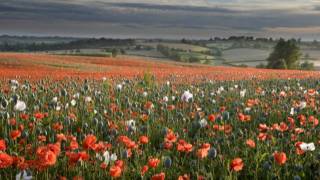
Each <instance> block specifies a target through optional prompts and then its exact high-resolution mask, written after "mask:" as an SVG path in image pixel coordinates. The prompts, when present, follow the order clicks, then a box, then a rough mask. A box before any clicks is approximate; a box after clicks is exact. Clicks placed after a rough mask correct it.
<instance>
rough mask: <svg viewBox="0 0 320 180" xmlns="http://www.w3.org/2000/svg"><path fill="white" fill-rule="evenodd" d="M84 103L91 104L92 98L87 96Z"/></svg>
mask: <svg viewBox="0 0 320 180" xmlns="http://www.w3.org/2000/svg"><path fill="white" fill-rule="evenodd" d="M84 101H85V102H86V103H89V102H91V101H92V98H91V97H90V96H87V97H85V99H84Z"/></svg>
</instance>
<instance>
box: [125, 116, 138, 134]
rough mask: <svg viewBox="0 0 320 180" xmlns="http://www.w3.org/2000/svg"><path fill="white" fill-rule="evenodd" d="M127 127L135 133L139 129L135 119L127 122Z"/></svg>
mask: <svg viewBox="0 0 320 180" xmlns="http://www.w3.org/2000/svg"><path fill="white" fill-rule="evenodd" d="M125 125H126V126H127V127H129V128H131V129H132V130H133V131H136V130H137V127H136V121H135V120H133V119H130V120H129V121H126V122H125Z"/></svg>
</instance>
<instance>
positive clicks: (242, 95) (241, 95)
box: [240, 89, 247, 97]
mask: <svg viewBox="0 0 320 180" xmlns="http://www.w3.org/2000/svg"><path fill="white" fill-rule="evenodd" d="M246 92H247V90H246V89H244V90H241V91H240V97H244V96H245V95H246Z"/></svg>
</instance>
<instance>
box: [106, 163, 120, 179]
mask: <svg viewBox="0 0 320 180" xmlns="http://www.w3.org/2000/svg"><path fill="white" fill-rule="evenodd" d="M121 173H122V170H121V168H120V167H119V166H116V165H113V166H111V168H110V170H109V174H110V176H111V177H113V178H118V177H120V176H121Z"/></svg>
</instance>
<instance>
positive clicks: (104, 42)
mask: <svg viewBox="0 0 320 180" xmlns="http://www.w3.org/2000/svg"><path fill="white" fill-rule="evenodd" d="M134 44H135V41H134V40H133V39H106V38H99V39H96V38H90V39H81V40H75V41H71V42H61V43H15V44H9V43H8V42H4V43H2V44H0V51H3V52H4V51H5V52H30V51H50V50H51V51H52V50H72V49H82V48H99V47H105V46H109V47H110V46H131V45H134Z"/></svg>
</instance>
